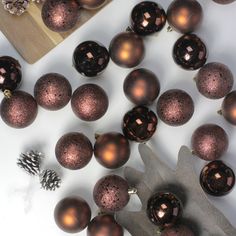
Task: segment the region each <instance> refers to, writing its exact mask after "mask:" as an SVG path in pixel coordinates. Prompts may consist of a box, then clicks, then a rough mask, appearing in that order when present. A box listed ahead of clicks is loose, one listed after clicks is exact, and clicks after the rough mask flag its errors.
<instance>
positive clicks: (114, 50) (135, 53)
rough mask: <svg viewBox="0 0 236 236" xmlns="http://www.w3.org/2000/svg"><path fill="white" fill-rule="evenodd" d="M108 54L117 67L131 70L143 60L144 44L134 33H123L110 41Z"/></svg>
mask: <svg viewBox="0 0 236 236" xmlns="http://www.w3.org/2000/svg"><path fill="white" fill-rule="evenodd" d="M109 52H110V56H111V59H112V60H113V61H114V62H115V63H116V64H117V65H119V66H122V67H128V68H132V67H135V66H137V65H138V64H139V63H140V62H141V61H142V60H143V58H144V54H145V47H144V42H143V39H142V38H141V37H140V36H138V35H137V34H136V33H134V32H123V33H120V34H118V35H116V36H115V37H114V38H113V39H112V41H111V44H110V48H109Z"/></svg>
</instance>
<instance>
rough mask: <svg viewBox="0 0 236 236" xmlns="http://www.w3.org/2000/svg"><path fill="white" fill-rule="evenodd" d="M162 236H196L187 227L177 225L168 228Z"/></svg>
mask: <svg viewBox="0 0 236 236" xmlns="http://www.w3.org/2000/svg"><path fill="white" fill-rule="evenodd" d="M161 236H196V235H195V234H194V233H193V231H192V230H191V229H190V228H189V227H188V226H186V225H175V226H172V227H170V228H166V229H164V230H163V231H162V232H161Z"/></svg>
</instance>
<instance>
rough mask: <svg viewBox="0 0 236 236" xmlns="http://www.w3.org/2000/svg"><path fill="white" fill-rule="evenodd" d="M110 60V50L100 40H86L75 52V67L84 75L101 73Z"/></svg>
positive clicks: (89, 75)
mask: <svg viewBox="0 0 236 236" xmlns="http://www.w3.org/2000/svg"><path fill="white" fill-rule="evenodd" d="M109 60H110V56H109V52H108V50H107V49H106V48H105V47H104V46H103V45H101V44H100V43H98V42H94V41H85V42H83V43H81V44H79V45H78V46H77V48H76V49H75V51H74V54H73V64H74V67H75V69H76V70H77V71H78V72H79V73H80V74H82V75H85V76H88V77H93V76H96V75H98V74H99V73H101V72H102V71H103V70H104V69H105V68H106V67H107V65H108V63H109Z"/></svg>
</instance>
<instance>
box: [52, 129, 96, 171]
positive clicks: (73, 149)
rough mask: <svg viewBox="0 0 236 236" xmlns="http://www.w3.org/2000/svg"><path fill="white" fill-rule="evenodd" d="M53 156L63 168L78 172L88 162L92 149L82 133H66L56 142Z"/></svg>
mask: <svg viewBox="0 0 236 236" xmlns="http://www.w3.org/2000/svg"><path fill="white" fill-rule="evenodd" d="M55 154H56V158H57V160H58V162H59V163H60V164H61V165H62V166H63V167H65V168H67V169H71V170H78V169H81V168H83V167H85V166H86V165H87V164H88V163H89V162H90V160H91V158H92V155H93V147H92V144H91V142H90V141H89V139H88V138H87V137H86V136H85V135H83V134H82V133H76V132H74V133H68V134H65V135H63V136H62V137H61V138H60V139H59V140H58V142H57V144H56V148H55Z"/></svg>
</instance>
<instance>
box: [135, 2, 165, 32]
mask: <svg viewBox="0 0 236 236" xmlns="http://www.w3.org/2000/svg"><path fill="white" fill-rule="evenodd" d="M130 19H131V28H132V30H133V31H134V32H135V33H137V34H139V35H150V34H153V33H156V32H158V31H160V30H162V29H163V27H164V26H165V23H166V13H165V11H164V9H163V8H162V7H161V6H160V5H159V4H157V3H155V2H151V1H144V2H141V3H139V4H137V5H136V6H135V7H134V8H133V10H132V13H131V17H130Z"/></svg>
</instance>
